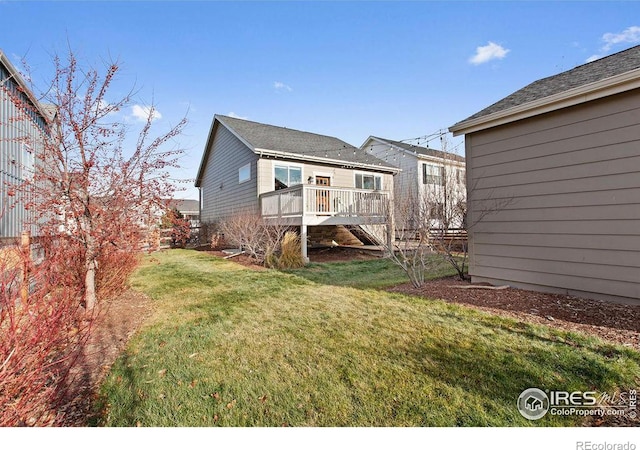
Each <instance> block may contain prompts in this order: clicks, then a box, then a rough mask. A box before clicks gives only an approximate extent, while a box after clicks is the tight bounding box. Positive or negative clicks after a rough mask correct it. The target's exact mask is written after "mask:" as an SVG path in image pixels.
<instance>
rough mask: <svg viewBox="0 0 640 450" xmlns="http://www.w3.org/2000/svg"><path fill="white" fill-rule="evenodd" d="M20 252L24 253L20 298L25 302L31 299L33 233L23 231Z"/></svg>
mask: <svg viewBox="0 0 640 450" xmlns="http://www.w3.org/2000/svg"><path fill="white" fill-rule="evenodd" d="M20 253H21V254H22V285H21V286H20V299H21V300H22V303H23V304H25V303H26V302H27V300H28V299H29V267H30V266H31V233H29V232H28V231H23V232H22V235H21V236H20Z"/></svg>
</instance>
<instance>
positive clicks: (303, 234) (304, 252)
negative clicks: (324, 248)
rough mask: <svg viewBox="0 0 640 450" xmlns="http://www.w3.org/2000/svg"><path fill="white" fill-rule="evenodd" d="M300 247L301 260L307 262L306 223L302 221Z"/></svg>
mask: <svg viewBox="0 0 640 450" xmlns="http://www.w3.org/2000/svg"><path fill="white" fill-rule="evenodd" d="M300 247H301V248H302V260H303V261H304V262H305V264H306V263H308V262H309V254H308V252H307V225H305V224H304V223H303V224H302V225H300Z"/></svg>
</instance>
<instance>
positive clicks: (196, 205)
mask: <svg viewBox="0 0 640 450" xmlns="http://www.w3.org/2000/svg"><path fill="white" fill-rule="evenodd" d="M169 207H170V208H175V209H177V210H178V211H180V212H196V211H197V212H199V211H200V202H199V201H198V200H181V199H172V200H169Z"/></svg>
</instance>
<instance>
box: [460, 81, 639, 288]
mask: <svg viewBox="0 0 640 450" xmlns="http://www.w3.org/2000/svg"><path fill="white" fill-rule="evenodd" d="M466 150H467V167H468V169H469V170H468V172H467V177H468V180H467V183H468V187H469V197H470V198H469V204H470V211H469V223H470V224H471V229H470V253H471V254H470V256H471V266H470V270H469V272H470V274H471V275H472V278H474V279H475V280H476V281H492V282H506V283H508V284H511V285H516V286H518V285H521V286H524V287H536V288H539V289H543V290H550V291H560V292H569V293H574V294H576V295H585V296H589V297H594V298H608V297H618V298H620V299H625V300H628V299H631V300H634V299H639V298H640V91H638V90H634V91H630V92H627V93H624V94H618V95H615V96H612V97H609V98H605V99H600V100H596V101H592V102H588V103H584V104H582V105H579V106H574V107H571V108H566V109H562V110H558V111H555V112H552V113H547V114H543V115H540V116H536V117H533V118H529V119H526V120H522V121H518V122H514V123H511V124H507V125H503V126H500V127H495V128H492V129H487V130H483V131H478V132H475V133H471V134H467V135H466Z"/></svg>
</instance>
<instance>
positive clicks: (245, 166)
mask: <svg viewBox="0 0 640 450" xmlns="http://www.w3.org/2000/svg"><path fill="white" fill-rule="evenodd" d="M243 170H247V171H248V172H249V176H248V177H246V178H242V172H243ZM250 180H251V163H247V164H245V165H244V166H242V167H240V168H239V169H238V184H242V183H246V182H247V181H250Z"/></svg>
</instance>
